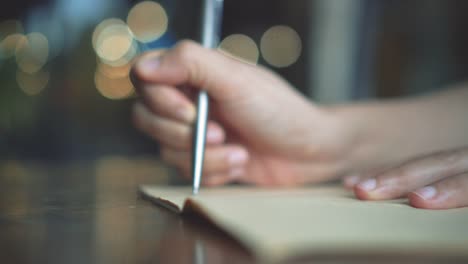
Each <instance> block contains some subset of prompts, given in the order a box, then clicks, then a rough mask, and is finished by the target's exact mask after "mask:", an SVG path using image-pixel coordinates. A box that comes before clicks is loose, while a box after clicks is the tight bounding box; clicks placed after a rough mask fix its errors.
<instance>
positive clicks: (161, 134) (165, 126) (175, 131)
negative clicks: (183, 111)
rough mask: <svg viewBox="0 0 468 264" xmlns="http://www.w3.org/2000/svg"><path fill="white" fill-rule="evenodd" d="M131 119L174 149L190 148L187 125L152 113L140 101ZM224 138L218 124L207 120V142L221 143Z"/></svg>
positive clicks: (190, 136)
mask: <svg viewBox="0 0 468 264" xmlns="http://www.w3.org/2000/svg"><path fill="white" fill-rule="evenodd" d="M133 119H134V123H135V126H136V127H138V128H139V129H140V130H142V131H143V132H145V133H146V134H148V135H149V136H151V137H152V138H153V139H155V140H157V141H158V142H159V143H161V144H163V145H166V146H170V147H171V148H175V149H183V150H189V149H190V148H191V144H192V128H191V127H190V126H189V125H186V124H183V123H180V122H177V121H173V120H170V119H167V118H164V117H161V116H158V115H154V114H152V113H151V112H150V111H149V110H148V109H147V108H146V107H145V106H144V105H143V104H141V103H137V104H136V105H135V108H134V114H133ZM224 140H225V133H224V130H223V129H222V128H221V127H220V125H218V124H217V123H215V122H213V121H210V122H208V128H207V135H206V141H207V144H208V145H215V144H221V143H223V142H224Z"/></svg>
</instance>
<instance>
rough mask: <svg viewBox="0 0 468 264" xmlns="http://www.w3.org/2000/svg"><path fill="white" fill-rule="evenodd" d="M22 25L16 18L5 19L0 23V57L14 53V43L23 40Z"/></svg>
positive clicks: (4, 57)
mask: <svg viewBox="0 0 468 264" xmlns="http://www.w3.org/2000/svg"><path fill="white" fill-rule="evenodd" d="M24 38H25V37H24V35H23V26H22V24H21V22H20V21H18V20H7V21H4V22H1V23H0V59H8V58H11V57H13V56H14V55H15V50H16V45H17V44H18V43H20V42H22V41H23V42H24Z"/></svg>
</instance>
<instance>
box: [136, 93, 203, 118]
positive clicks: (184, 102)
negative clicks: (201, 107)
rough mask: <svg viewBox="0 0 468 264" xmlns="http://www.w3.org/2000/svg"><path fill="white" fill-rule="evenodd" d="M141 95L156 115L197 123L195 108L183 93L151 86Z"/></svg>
mask: <svg viewBox="0 0 468 264" xmlns="http://www.w3.org/2000/svg"><path fill="white" fill-rule="evenodd" d="M140 93H141V95H142V98H143V101H144V102H145V105H146V106H147V107H148V108H149V109H150V110H151V111H152V112H153V113H154V114H157V115H160V116H162V117H166V118H169V119H175V120H177V121H180V122H184V123H186V124H192V123H193V122H194V121H195V116H196V110H195V106H194V105H193V103H192V102H191V101H190V100H189V99H188V98H187V96H185V95H184V94H183V93H182V91H180V90H178V89H176V88H174V87H171V86H166V85H150V86H145V87H144V88H142V89H141V91H140Z"/></svg>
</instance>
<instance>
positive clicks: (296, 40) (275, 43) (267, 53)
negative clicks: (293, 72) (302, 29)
mask: <svg viewBox="0 0 468 264" xmlns="http://www.w3.org/2000/svg"><path fill="white" fill-rule="evenodd" d="M260 49H261V52H262V55H263V58H264V59H265V61H266V62H268V63H269V64H271V65H272V66H275V67H278V68H283V67H288V66H290V65H292V64H294V63H295V62H296V61H297V60H298V59H299V57H300V56H301V52H302V41H301V37H300V36H299V34H298V33H297V32H296V31H295V30H294V29H292V28H291V27H288V26H274V27H272V28H270V29H268V30H267V31H266V32H265V33H264V34H263V36H262V39H261V43H260Z"/></svg>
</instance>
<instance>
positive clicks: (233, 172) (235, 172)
mask: <svg viewBox="0 0 468 264" xmlns="http://www.w3.org/2000/svg"><path fill="white" fill-rule="evenodd" d="M244 172H245V171H244V169H233V170H231V172H230V173H229V175H230V176H231V177H232V178H239V177H241V176H243V175H244Z"/></svg>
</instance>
